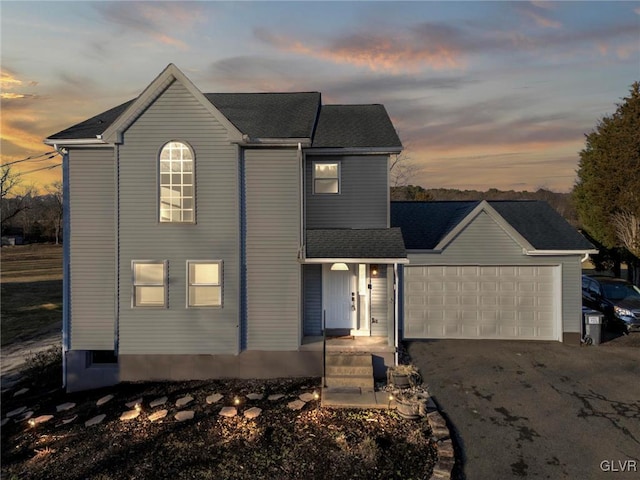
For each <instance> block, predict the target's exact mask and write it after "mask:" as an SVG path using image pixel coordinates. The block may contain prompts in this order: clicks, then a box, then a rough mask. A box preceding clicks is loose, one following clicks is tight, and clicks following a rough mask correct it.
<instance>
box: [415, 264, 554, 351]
mask: <svg viewBox="0 0 640 480" xmlns="http://www.w3.org/2000/svg"><path fill="white" fill-rule="evenodd" d="M560 274H561V272H560V268H559V267H558V266H529V265H514V266H504V265H486V266H479V265H460V266H407V267H405V269H404V291H405V296H404V297H405V304H404V318H405V329H404V335H405V337H407V338H471V339H473V338H477V339H481V338H493V339H498V338H503V339H522V340H560V333H561V331H562V330H561V324H560V321H561V318H562V313H561V309H560V305H561V301H562V299H561V295H560V283H561V282H560Z"/></svg>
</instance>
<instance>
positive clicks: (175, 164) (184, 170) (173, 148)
mask: <svg viewBox="0 0 640 480" xmlns="http://www.w3.org/2000/svg"><path fill="white" fill-rule="evenodd" d="M193 174H194V172H193V152H192V151H191V148H190V147H189V146H188V145H187V144H185V143H182V142H168V143H166V144H165V145H164V147H162V150H161V152H160V221H161V222H187V223H193V222H195V190H194V184H195V182H194V178H193Z"/></svg>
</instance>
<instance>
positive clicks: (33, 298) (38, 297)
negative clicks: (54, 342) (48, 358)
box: [0, 244, 62, 345]
mask: <svg viewBox="0 0 640 480" xmlns="http://www.w3.org/2000/svg"><path fill="white" fill-rule="evenodd" d="M0 254H1V259H2V264H1V270H0V272H1V274H0V283H1V285H0V289H1V293H2V302H1V306H0V313H1V314H2V335H1V337H2V338H1V343H2V345H7V344H9V343H13V342H15V341H20V340H25V339H27V338H30V337H32V336H33V335H36V334H38V333H40V332H46V331H50V330H52V329H54V328H57V329H59V328H60V326H61V324H62V245H38V244H35V245H20V246H15V247H3V248H2V249H1V251H0Z"/></svg>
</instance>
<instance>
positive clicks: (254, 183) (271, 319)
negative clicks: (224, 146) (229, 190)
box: [244, 149, 302, 350]
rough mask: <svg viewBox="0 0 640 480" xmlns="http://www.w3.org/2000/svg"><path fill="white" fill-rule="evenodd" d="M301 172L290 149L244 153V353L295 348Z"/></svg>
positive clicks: (296, 155)
mask: <svg viewBox="0 0 640 480" xmlns="http://www.w3.org/2000/svg"><path fill="white" fill-rule="evenodd" d="M300 167H301V166H300V160H299V158H298V152H297V150H295V149H253V150H251V149H249V150H245V152H244V170H245V173H244V178H245V196H246V200H245V202H246V206H245V208H246V227H245V228H246V275H247V277H246V278H247V349H249V350H297V348H298V346H299V342H300V327H301V325H300V324H301V319H300V313H301V308H300V297H301V295H300V290H301V283H302V282H301V265H300V263H299V262H298V251H299V249H300Z"/></svg>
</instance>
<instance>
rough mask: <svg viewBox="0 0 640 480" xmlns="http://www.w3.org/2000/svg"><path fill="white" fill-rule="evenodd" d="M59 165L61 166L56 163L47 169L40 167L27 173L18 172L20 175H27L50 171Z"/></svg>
mask: <svg viewBox="0 0 640 480" xmlns="http://www.w3.org/2000/svg"><path fill="white" fill-rule="evenodd" d="M60 165H62V164H61V163H56V164H55V165H50V166H48V167H40V168H36V169H35V170H29V171H27V172H20V175H27V174H28V173H34V172H39V171H40V170H51V169H53V168H56V167H59V166H60Z"/></svg>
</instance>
